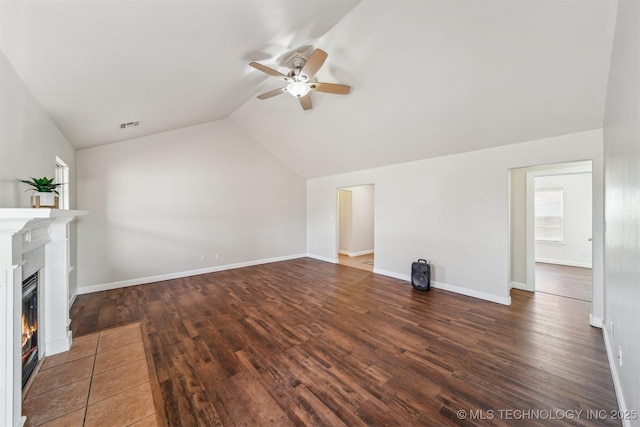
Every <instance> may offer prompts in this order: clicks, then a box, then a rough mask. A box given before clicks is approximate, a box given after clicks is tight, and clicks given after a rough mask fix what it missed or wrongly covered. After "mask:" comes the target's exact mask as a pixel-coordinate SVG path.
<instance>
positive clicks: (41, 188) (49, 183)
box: [18, 177, 62, 195]
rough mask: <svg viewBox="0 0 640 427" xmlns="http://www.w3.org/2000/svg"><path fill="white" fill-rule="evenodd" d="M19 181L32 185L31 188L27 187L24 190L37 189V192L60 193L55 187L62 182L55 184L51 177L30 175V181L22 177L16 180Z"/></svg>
mask: <svg viewBox="0 0 640 427" xmlns="http://www.w3.org/2000/svg"><path fill="white" fill-rule="evenodd" d="M18 181H20V182H24V183H25V184H28V185H30V186H32V187H33V188H28V189H27V190H25V191H29V190H31V191H37V192H39V193H55V194H58V195H60V193H58V190H56V188H58V187H59V186H61V185H62V184H55V183H54V182H53V178H47V177H44V178H33V177H31V180H30V181H25V180H24V179H20V180H18Z"/></svg>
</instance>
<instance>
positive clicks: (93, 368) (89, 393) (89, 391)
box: [82, 332, 100, 427]
mask: <svg viewBox="0 0 640 427" xmlns="http://www.w3.org/2000/svg"><path fill="white" fill-rule="evenodd" d="M99 344H100V332H98V339H97V340H96V348H95V352H94V353H93V365H92V366H91V376H90V377H89V390H88V391H87V400H86V402H85V405H84V415H83V416H82V426H83V427H84V425H85V424H86V422H87V410H88V409H89V396H91V385H92V384H93V373H94V371H95V369H96V359H97V358H98V345H99Z"/></svg>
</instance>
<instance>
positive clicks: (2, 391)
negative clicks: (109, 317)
mask: <svg viewBox="0 0 640 427" xmlns="http://www.w3.org/2000/svg"><path fill="white" fill-rule="evenodd" d="M87 213H88V212H87V211H78V210H63V209H0V425H1V426H8V427H20V426H22V425H24V423H25V421H26V418H25V417H24V416H23V415H22V342H23V335H22V312H23V304H24V301H23V292H22V290H23V289H22V287H23V281H24V279H26V278H28V277H30V276H32V275H33V274H34V273H38V277H39V278H38V285H37V290H38V294H37V296H36V298H37V300H38V301H39V304H38V306H39V308H38V309H37V311H38V313H37V314H38V320H37V323H38V325H37V326H38V330H39V332H38V334H37V335H36V340H37V346H38V350H37V352H36V354H38V356H37V358H42V357H44V356H50V355H53V354H57V353H61V352H63V351H68V350H69V348H70V347H71V339H72V337H71V331H70V330H69V323H70V321H69V306H70V301H69V274H70V272H71V271H72V269H73V267H72V266H71V265H70V255H69V252H70V240H69V223H70V222H71V221H73V220H74V219H75V218H76V217H78V216H81V215H86V214H87ZM30 303H31V302H30Z"/></svg>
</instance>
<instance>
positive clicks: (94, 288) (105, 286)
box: [77, 254, 307, 295]
mask: <svg viewBox="0 0 640 427" xmlns="http://www.w3.org/2000/svg"><path fill="white" fill-rule="evenodd" d="M306 256H307V255H306V254H297V255H287V256H282V257H275V258H266V259H260V260H255V261H246V262H239V263H235V264H227V265H218V266H215V267H207V268H199V269H197V270H189V271H180V272H177V273H169V274H161V275H158V276H148V277H140V278H138V279H131V280H121V281H118V282H111V283H102V284H99V285H90V286H83V287H78V289H77V294H78V295H85V294H91V293H94V292H101V291H109V290H112V289H118V288H126V287H129V286H137V285H144V284H147V283H154V282H162V281H164V280H172V279H182V278H184V277H190V276H198V275H200V274H207V273H215V272H218V271H224V270H233V269H236V268H242V267H251V266H254V265H260V264H268V263H271V262H279V261H288V260H291V259H297V258H304V257H306Z"/></svg>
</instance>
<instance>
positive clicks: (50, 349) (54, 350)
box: [44, 331, 72, 357]
mask: <svg viewBox="0 0 640 427" xmlns="http://www.w3.org/2000/svg"><path fill="white" fill-rule="evenodd" d="M71 342H72V338H71V331H68V332H67V337H66V338H62V339H58V340H55V341H49V342H47V343H45V347H44V355H45V356H46V357H49V356H52V355H54V354H58V353H64V352H65V351H69V349H70V348H71Z"/></svg>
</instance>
